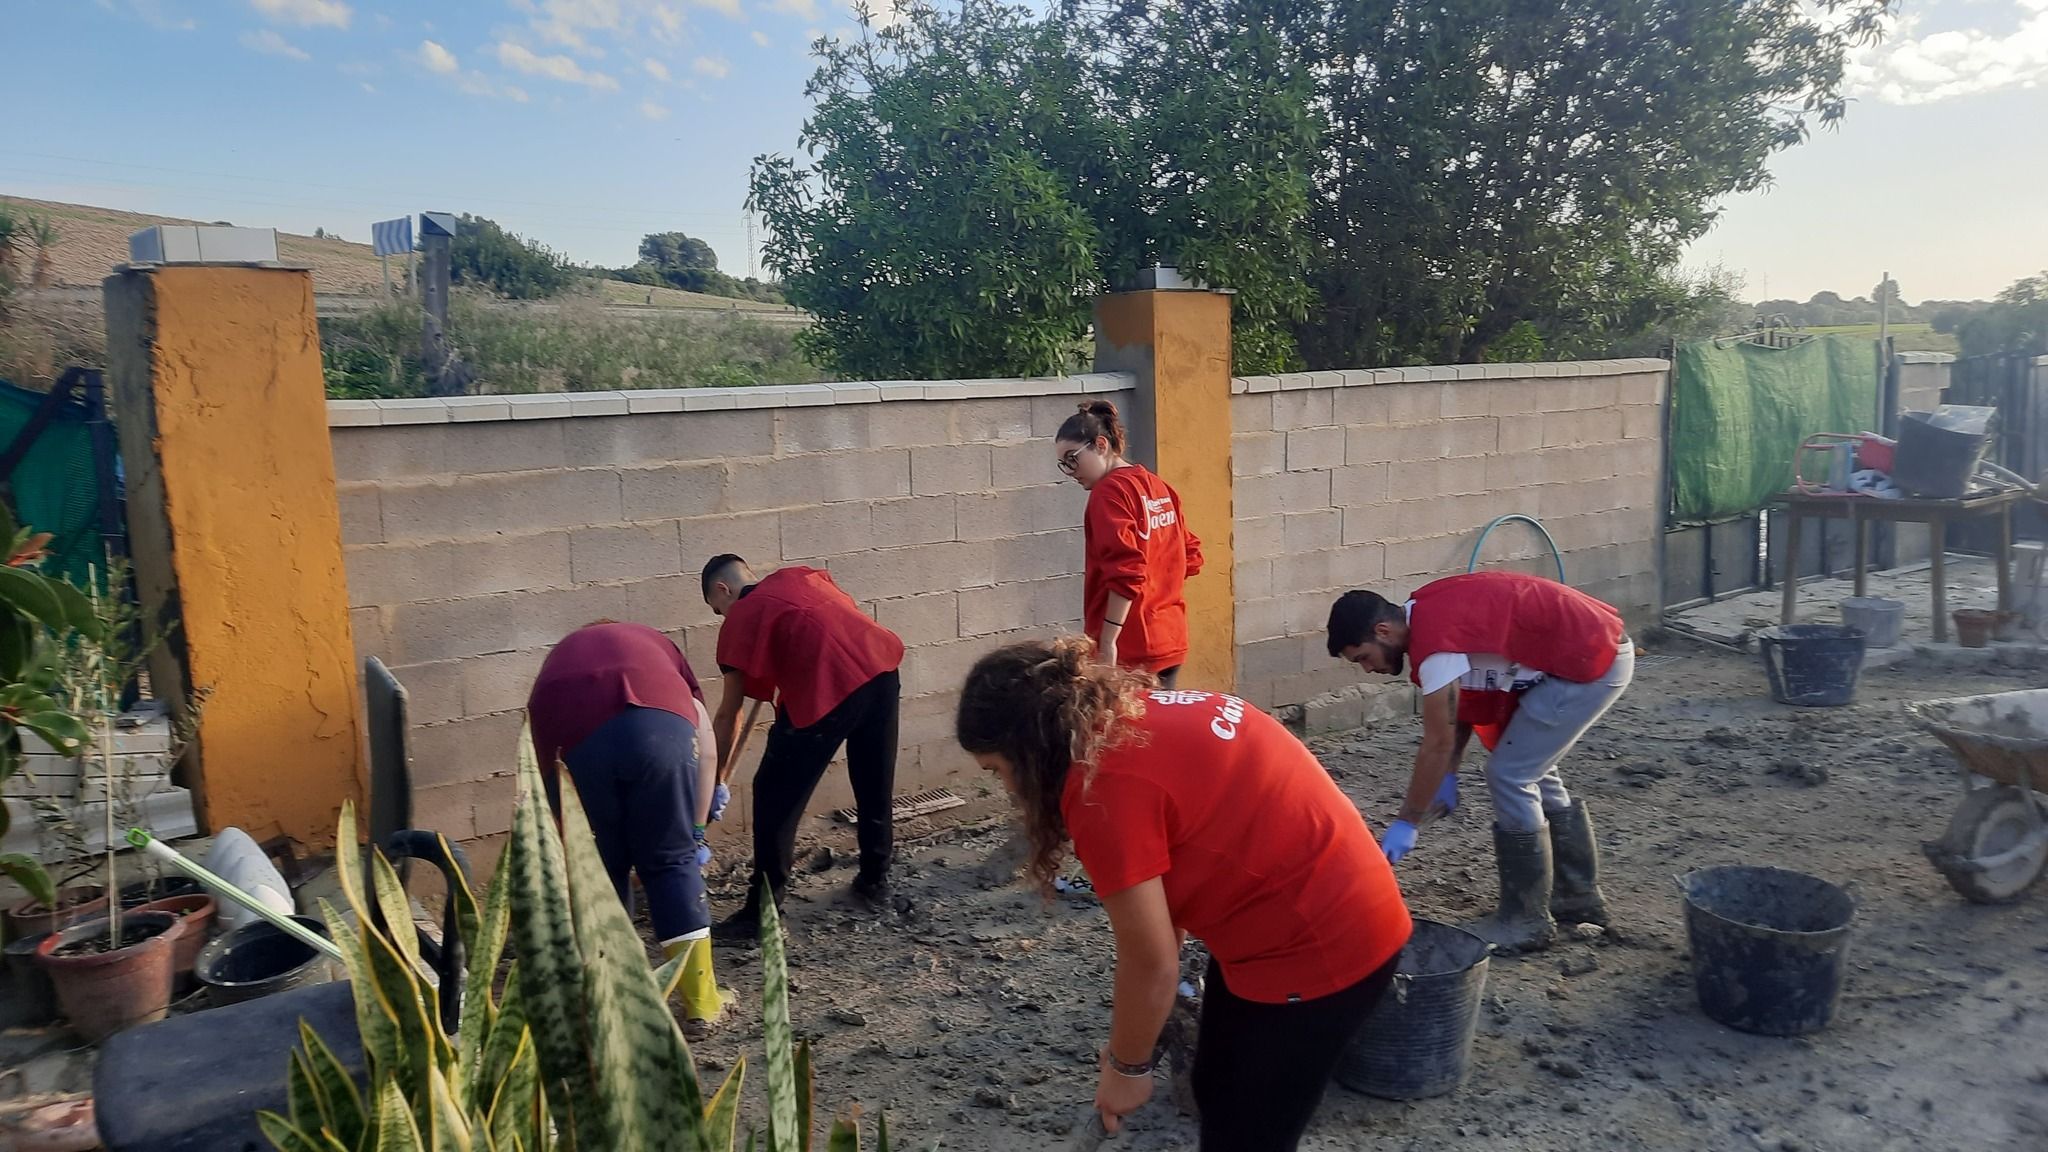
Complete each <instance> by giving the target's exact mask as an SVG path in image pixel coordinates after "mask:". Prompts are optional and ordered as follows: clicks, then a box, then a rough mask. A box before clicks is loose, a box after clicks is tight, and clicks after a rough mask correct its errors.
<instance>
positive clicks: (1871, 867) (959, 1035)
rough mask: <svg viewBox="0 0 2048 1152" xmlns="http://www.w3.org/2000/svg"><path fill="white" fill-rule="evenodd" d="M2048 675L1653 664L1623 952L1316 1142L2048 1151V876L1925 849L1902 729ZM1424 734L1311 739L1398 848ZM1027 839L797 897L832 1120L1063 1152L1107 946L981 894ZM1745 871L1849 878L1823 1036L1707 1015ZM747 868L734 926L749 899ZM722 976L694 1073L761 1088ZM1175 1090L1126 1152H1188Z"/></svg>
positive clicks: (1614, 778) (798, 942)
mask: <svg viewBox="0 0 2048 1152" xmlns="http://www.w3.org/2000/svg"><path fill="white" fill-rule="evenodd" d="M2043 685H2048V674H2043V673H2040V672H1990V671H1983V672H1967V673H1957V672H1949V673H1939V674H1937V673H1931V672H1928V671H1925V670H1920V671H1916V670H1914V669H1913V668H1911V667H1908V668H1905V669H1899V670H1886V671H1877V672H1873V673H1871V674H1870V675H1868V676H1867V677H1866V679H1865V682H1864V686H1863V690H1862V694H1861V698H1860V702H1859V703H1858V704H1857V705H1856V706H1854V707H1851V708H1845V709H1837V710H1826V711H1799V710H1794V709H1791V708H1786V707H1781V706H1778V705H1775V704H1773V703H1771V702H1770V700H1769V699H1768V697H1767V696H1766V695H1765V691H1764V684H1763V677H1762V674H1761V672H1760V670H1759V668H1758V667H1757V665H1756V664H1755V663H1754V661H1753V658H1749V657H1743V656H1739V655H1735V654H1730V653H1725V652H1721V651H1718V650H1707V649H1700V648H1693V647H1673V648H1669V649H1668V650H1667V651H1665V652H1663V653H1661V654H1659V655H1658V656H1657V657H1656V658H1653V659H1650V660H1646V661H1645V662H1644V665H1643V666H1642V667H1641V668H1640V669H1639V671H1638V673H1637V677H1636V683H1635V685H1634V686H1633V687H1632V688H1631V690H1630V691H1629V693H1628V695H1627V696H1625V697H1624V698H1623V700H1622V702H1621V703H1620V704H1619V705H1618V706H1617V708H1616V710H1615V711H1614V713H1612V714H1611V715H1610V716H1609V718H1608V719H1607V720H1606V721H1605V722H1604V723H1603V724H1602V725H1601V726H1600V727H1598V728H1596V729H1595V730H1594V732H1593V733H1592V734H1591V735H1590V736H1589V737H1588V739H1587V740H1586V742H1585V743H1584V744H1582V745H1581V747H1580V748H1579V750H1578V751H1577V752H1576V753H1575V754H1574V755H1573V756H1572V757H1571V759H1570V760H1569V762H1568V763H1567V764H1566V765H1565V773H1566V779H1567V783H1568V784H1569V785H1570V786H1571V787H1572V789H1573V790H1574V791H1575V792H1576V793H1577V794H1579V795H1581V796H1583V797H1585V798H1586V799H1588V800H1589V801H1590V802H1591V804H1592V806H1593V809H1594V812H1595V816H1596V819H1597V821H1598V824H1599V828H1600V840H1601V844H1602V847H1603V849H1604V851H1605V852H1606V860H1607V872H1606V890H1607V895H1608V899H1609V902H1610V904H1611V905H1612V907H1613V911H1614V915H1615V923H1616V930H1615V932H1614V933H1612V934H1611V935H1610V936H1607V937H1602V938H1599V939H1596V940H1574V941H1572V942H1569V943H1566V944H1562V945H1560V946H1559V947H1558V948H1557V949H1555V950H1554V951H1552V952H1550V953H1548V954H1546V955H1541V956H1535V957H1529V958H1522V959H1496V960H1495V961H1494V962H1493V964H1492V971H1491V977H1490V980H1489V983H1488V986H1487V993H1486V1010H1485V1011H1484V1012H1483V1013H1482V1016H1481V1021H1480V1032H1479V1037H1478V1042H1477V1049H1476V1051H1475V1053H1474V1056H1473V1069H1472V1074H1471V1078H1470V1080H1469V1081H1468V1083H1467V1084H1466V1086H1465V1087H1464V1088H1463V1089H1462V1090H1460V1091H1459V1092H1457V1093H1455V1094H1453V1095H1450V1096H1447V1097H1443V1098H1439V1099H1435V1100H1428V1101H1423V1102H1420V1103H1414V1104H1393V1103H1387V1102H1382V1101H1377V1100H1372V1099H1369V1098H1365V1097H1362V1096H1358V1095H1355V1094H1353V1093H1351V1092H1349V1091H1347V1090H1345V1089H1343V1088H1341V1087H1335V1086H1333V1087H1332V1089H1331V1090H1330V1093H1329V1095H1328V1097H1327V1098H1326V1100H1325V1102H1324V1105H1323V1109H1322V1112H1321V1114H1320V1116H1319V1117H1318V1119H1317V1121H1316V1123H1315V1125H1314V1127H1313V1128H1312V1129H1311V1132H1310V1136H1309V1138H1308V1140H1307V1141H1306V1142H1305V1143H1304V1145H1303V1146H1304V1147H1305V1148H1310V1149H1338V1148H1357V1147H1372V1148H1384V1149H1435V1148H1451V1147H1456V1148H1459V1149H1461V1150H1471V1152H1480V1150H1485V1149H1518V1150H1528V1149H1539V1150H1548V1149H1558V1150H1563V1149H1573V1150H1578V1149H1585V1148H1656V1149H1702V1150H1705V1149H1715V1150H1721V1149H1746V1148H1763V1149H1774V1150H1785V1152H1798V1150H1802V1149H1804V1150H1814V1152H1828V1150H1837V1149H1839V1150H1843V1152H1849V1150H1855V1152H1881V1150H1891V1149H1916V1150H1918V1149H1958V1150H1961V1149H1970V1150H1973V1152H1974V1150H2003V1149H2015V1150H2018V1149H2033V1150H2039V1149H2048V886H2039V887H2037V888H2036V889H2035V890H2033V891H2032V892H2030V893H2029V894H2027V895H2026V896H2025V897H2023V898H2022V899H2021V900H2020V901H2019V902H2017V903H2015V904H2012V905H2007V906H2002V907H1981V906H1975V905H1970V904H1966V903H1964V902H1963V901H1962V900H1961V899H1960V898H1959V897H1957V896H1956V895H1955V894H1954V893H1953V892H1952V891H1951V890H1950V889H1949V888H1948V887H1947V885H1946V884H1945V883H1944V882H1943V881H1942V879H1941V878H1940V877H1939V876H1938V875H1937V874H1936V873H1935V871H1934V870H1933V869H1932V868H1931V867H1930V866H1929V865H1928V864H1927V862H1926V861H1925V859H1924V858H1923V857H1922V856H1921V853H1920V849H1919V845H1920V842H1921V841H1922V840H1923V839H1928V838H1932V837H1935V836H1938V835H1939V834H1940V833H1941V831H1942V829H1943V828H1944V826H1945V825H1946V823H1947V820H1948V817H1949V815H1950V813H1951V812H1952V811H1953V809H1954V807H1955V803H1956V798H1957V796H1956V794H1957V783H1956V778H1955V774H1954V772H1953V770H1952V767H1951V761H1950V759H1949V756H1948V754H1947V753H1946V752H1945V751H1944V750H1942V749H1941V748H1940V747H1939V746H1938V745H1936V744H1935V743H1934V741H1933V740H1932V739H1931V738H1928V737H1925V736H1923V735H1921V734H1920V733H1919V732H1917V731H1916V730H1915V729H1913V728H1912V727H1911V726H1910V725H1909V724H1908V723H1907V721H1906V719H1905V717H1904V715H1903V712H1902V709H1901V704H1902V702H1904V701H1908V700H1913V699H1921V698H1927V697H1934V696H1944V695H1958V694H1964V693H1972V692H1989V691H2005V690H2010V689H2016V688H2026V687H2039V686H2043ZM1417 731H1418V726H1417V725H1416V724H1415V723H1413V722H1404V723H1401V724H1396V725H1392V726H1387V727H1383V728H1381V729H1379V730H1376V731H1372V732H1367V733H1357V734H1352V735H1349V736H1344V737H1338V738H1334V739H1326V740H1319V741H1317V742H1316V744H1315V748H1316V751H1317V752H1318V753H1319V754H1320V755H1321V756H1322V758H1323V762H1324V764H1325V765H1326V766H1328V767H1329V768H1330V769H1331V771H1332V772H1333V773H1334V774H1335V775H1336V776H1337V778H1338V780H1339V782H1340V783H1341V784H1342V786H1343V787H1344V789H1345V790H1346V791H1347V792H1349V793H1350V794H1351V795H1352V796H1353V797H1354V798H1355V799H1356V800H1357V801H1358V802H1359V805H1360V807H1361V808H1362V809H1363V810H1364V811H1365V812H1366V813H1367V815H1368V818H1369V819H1371V821H1372V822H1373V824H1374V826H1375V828H1377V827H1380V826H1381V825H1382V824H1383V822H1384V820H1385V819H1386V817H1387V814H1388V813H1389V812H1390V811H1391V809H1392V808H1393V806H1394V804H1395V803H1396V798H1397V796H1398V794H1399V792H1400V789H1401V788H1402V786H1403V784H1404V781H1405V777H1406V772H1407V769H1408V765H1409V760H1410V757H1411V756H1412V754H1413V750H1414V747H1415V742H1416V737H1417ZM1475 761H1476V752H1475ZM1468 771H1469V769H1468ZM1467 796H1468V807H1467V808H1466V809H1465V810H1463V811H1461V812H1460V813H1459V814H1458V815H1457V816H1456V817H1455V818H1453V819H1452V820H1451V821H1449V822H1448V823H1446V824H1439V825H1437V826H1435V827H1432V828H1430V829H1428V830H1427V831H1425V832H1424V834H1423V840H1422V845H1421V847H1420V849H1419V850H1418V851H1417V852H1416V853H1415V854H1414V855H1413V856H1411V857H1409V858H1408V859H1407V860H1405V861H1403V863H1402V865H1401V867H1400V869H1399V875H1400V877H1401V881H1402V885H1403V888H1404V890H1405V891H1406V893H1407V896H1408V899H1409V902H1410V904H1411V905H1412V906H1413V908H1414V909H1415V911H1416V912H1417V913H1418V914H1420V915H1423V916H1430V917H1434V918H1438V919H1445V920H1452V921H1457V920H1462V919H1467V918H1470V917H1473V916H1475V915H1477V914H1479V913H1481V912H1482V911H1484V910H1485V909H1486V908H1487V907H1489V906H1490V903H1491V899H1492V883H1493V879H1492V862H1491V845H1490V839H1489V837H1488V831H1487V821H1486V819H1485V816H1484V813H1483V811H1477V810H1474V809H1473V808H1472V807H1471V806H1470V803H1469V802H1470V801H1472V800H1480V802H1481V805H1482V807H1483V800H1481V798H1480V795H1479V794H1478V793H1477V792H1476V790H1475V791H1468V793H1467ZM906 831H910V832H913V833H914V832H915V829H910V830H906ZM828 835H829V834H828ZM1006 838H1007V833H1006V832H1005V831H1004V830H1002V829H1001V828H997V827H990V826H988V825H987V824H985V823H984V824H982V825H980V826H976V825H968V826H965V827H963V828H960V829H956V830H954V831H952V832H950V833H942V834H940V835H938V836H936V837H933V838H928V839H926V840H925V841H924V842H921V843H915V842H914V843H912V844H911V845H910V846H909V847H908V848H907V849H906V851H905V853H904V858H903V860H902V863H901V865H900V870H899V883H898V892H899V895H900V896H901V897H902V898H903V900H904V901H905V902H907V907H908V911H907V912H898V913H895V914H891V915H888V916H886V917H881V918H877V917H874V916H870V915H866V914H863V913H860V912H858V911H857V910H856V909H855V907H854V906H853V904H852V903H851V901H850V900H849V898H848V897H847V896H846V895H845V886H846V884H847V883H848V882H849V881H850V879H851V876H852V870H851V868H850V867H849V866H847V865H846V864H844V863H841V864H839V865H837V866H834V867H831V868H829V869H828V870H826V871H823V872H820V873H817V874H812V875H807V876H805V877H804V878H802V879H801V880H800V882H799V885H798V887H797V888H796V890H795V891H794V892H793V893H792V896H791V899H790V902H789V906H788V909H787V916H788V919H789V922H790V925H789V927H790V933H791V976H792V979H793V982H794V987H795V989H796V996H795V1007H794V1015H795V1020H796V1024H797V1027H798V1029H799V1031H801V1032H802V1033H804V1034H806V1035H808V1036H810V1037H811V1038H812V1040H813V1043H814V1045H815V1048H816V1053H817V1067H818V1097H819V1100H820V1101H821V1112H822V1111H824V1110H826V1109H840V1108H843V1107H845V1106H846V1105H848V1104H850V1103H853V1102H856V1101H857V1102H859V1104H860V1105H861V1106H862V1107H863V1108H864V1109H865V1110H866V1111H867V1113H868V1114H869V1115H870V1116H872V1115H873V1113H874V1111H875V1110H876V1109H878V1108H886V1109H887V1110H888V1113H889V1118H890V1123H891V1127H892V1129H893V1134H895V1135H897V1136H898V1137H899V1138H907V1142H906V1141H905V1140H904V1139H899V1142H898V1147H905V1146H908V1147H914V1148H919V1149H922V1148H926V1147H929V1146H930V1145H931V1144H932V1143H933V1141H934V1140H938V1141H942V1143H943V1147H945V1148H948V1149H956V1150H961V1152H976V1150H989V1152H995V1150H1005V1152H1007V1150H1012V1149H1016V1150H1022V1149H1042V1148H1048V1147H1059V1146H1061V1144H1062V1140H1063V1136H1064V1134H1065V1133H1066V1132H1067V1130H1068V1129H1069V1127H1070V1126H1071V1125H1072V1124H1073V1123H1074V1122H1075V1118H1076V1116H1078V1115H1080V1114H1081V1112H1082V1109H1083V1108H1084V1106H1085V1105H1086V1103H1087V1101H1088V1100H1089V1099H1090V1097H1091V1095H1092V1092H1093V1084H1094V1071H1093V1067H1094V1053H1095V1051H1096V1047H1097V1045H1098V1044H1099V1043H1100V1042H1101V1040H1102V1037H1103V1036H1104V1034H1105V1031H1106V1028H1107V1024H1108V1004H1109V991H1110V972H1111V965H1112V960H1113V955H1112V947H1111V937H1110V931H1109V925H1108V921H1107V919H1106V917H1105V915H1104V914H1103V912H1102V910H1101V909H1100V907H1099V906H1097V905H1095V904H1093V903H1092V902H1090V901H1085V900H1073V899H1068V898H1061V899H1060V900H1058V901H1057V902H1055V903H1053V904H1052V905H1050V906H1048V905H1046V904H1045V903H1043V902H1042V901H1040V900H1039V898H1038V897H1037V896H1036V895H1034V894H1032V893H1029V892H1026V891H1024V890H1022V889H1021V888H1020V887H1018V886H1015V885H1012V886H1008V887H999V886H995V885H992V884H990V883H989V882H987V881H986V880H984V879H981V878H980V876H979V873H980V872H981V871H982V869H981V868H980V865H981V864H982V862H983V861H984V860H985V859H986V858H987V857H988V856H989V855H990V854H991V853H992V852H995V851H997V850H998V849H1000V848H1001V847H1002V845H1003V844H1004V842H1005V840H1006ZM828 842H836V841H829V840H828ZM840 859H841V860H844V856H843V855H842V856H841V857H840ZM1727 863H1758V864H1777V865H1783V866H1786V867H1791V868H1797V869H1800V870H1803V871H1807V872H1811V873H1814V874H1817V875H1820V876H1822V877H1825V878H1827V879H1830V880H1833V881H1836V882H1838V883H1844V884H1849V885H1851V886H1852V888H1853V891H1854V892H1855V894H1856V896H1857V898H1858V899H1859V901H1860V903H1861V911H1860V913H1859V920H1858V926H1857V930H1856V933H1855V937H1854V942H1853V944H1852V945H1851V951H1850V960H1851V972H1850V976H1849V980H1848V983H1847V987H1846V991H1845V994H1844V997H1843V1002H1842V1004H1841V1007H1840V1010H1839V1012H1838V1014H1837V1016H1836V1019H1835V1022H1834V1024H1833V1025H1832V1026H1831V1027H1830V1028H1829V1029H1827V1030H1826V1031H1824V1032H1821V1033H1819V1034H1816V1035H1814V1036H1811V1037H1807V1038H1801V1039H1771V1038H1766V1037H1759V1036H1752V1035H1746V1034H1743V1033H1738V1032H1734V1031H1731V1030H1729V1029H1726V1028H1723V1027H1720V1026H1718V1025H1716V1024H1714V1023H1713V1022H1711V1021H1709V1020H1707V1019H1706V1018H1705V1017H1703V1016H1702V1015H1701V1014H1700V1012H1699V1010H1698V1008H1697V1004H1696V1001H1695V998H1694V994H1693V990H1692V984H1691V979H1690V976H1689V972H1688V968H1687V962H1688V954H1687V944H1686V937H1685V927H1684V921H1683V917H1682V912H1681V904H1680V901H1679V898H1678V896H1677V893H1676V889H1675V886H1674V884H1673V881H1672V878H1673V876H1674V875H1675V874H1678V873H1682V872H1684V871H1686V870H1688V869H1691V868H1696V867H1701V866H1706V865H1713V864H1727ZM727 875H728V879H727V881H726V882H725V883H724V884H723V885H722V886H721V888H720V889H715V894H716V895H717V896H718V897H719V898H720V904H721V908H729V907H731V906H732V905H733V904H734V903H736V902H737V900H738V897H739V894H740V891H739V880H740V879H741V878H740V877H739V876H738V875H736V874H734V873H731V872H728V873H727ZM720 974H721V977H722V978H723V979H724V980H725V981H726V982H728V983H730V984H732V985H734V986H735V987H737V988H739V989H740V990H741V991H742V992H743V993H744V994H745V996H746V1001H745V1002H744V1011H743V1016H742V1019H743V1021H745V1022H744V1023H741V1024H739V1025H736V1026H734V1027H731V1028H729V1029H727V1030H726V1031H725V1032H723V1033H721V1034H720V1035H718V1036H716V1037H714V1038H712V1039H710V1040H708V1041H704V1042H701V1043H699V1044H698V1045H696V1052H697V1054H698V1059H699V1061H700V1063H701V1064H702V1065H704V1071H705V1073H706V1075H707V1076H709V1077H712V1078H716V1077H718V1076H721V1075H723V1072H724V1070H725V1069H726V1068H728V1067H729V1066H730V1065H731V1063H732V1061H733V1060H734V1059H735V1057H737V1056H738V1055H740V1054H741V1053H742V1052H745V1053H746V1055H747V1057H748V1061H749V1071H750V1076H749V1078H750V1079H754V1078H755V1077H757V1076H758V1070H759V1068H760V1063H759V1060H760V1039H759V1029H758V1026H756V1025H753V1024H752V1023H751V1021H752V1020H753V1019H754V1018H755V1017H757V1016H758V1003H759V1002H758V992H759V965H758V962H757V959H756V957H755V955H754V954H752V953H748V952H736V951H731V950H723V949H722V950H721V952H720ZM751 1087H753V1090H752V1091H749V1093H748V1098H749V1100H750V1118H754V1117H752V1116H751V1113H753V1112H756V1111H757V1110H758V1105H759V1099H760V1092H759V1088H758V1086H751ZM1162 1088H1163V1085H1162ZM1165 1096H1166V1093H1165V1092H1164V1091H1163V1090H1162V1091H1161V1092H1160V1093H1159V1095H1158V1096H1157V1097H1155V1103H1154V1104H1153V1105H1152V1106H1150V1107H1149V1108H1148V1109H1147V1110H1146V1111H1144V1112H1141V1113H1140V1114H1139V1115H1138V1117H1137V1118H1136V1119H1135V1121H1134V1124H1133V1130H1132V1132H1131V1134H1130V1135H1129V1136H1127V1137H1126V1138H1124V1139H1121V1140H1119V1141H1118V1142H1117V1143H1116V1144H1114V1145H1112V1147H1121V1148H1127V1149H1132V1150H1138V1149H1166V1148H1192V1147H1193V1146H1194V1142H1195V1141H1194V1128H1193V1126H1192V1124H1191V1123H1190V1122H1189V1121H1188V1120H1186V1119H1185V1118H1183V1117H1181V1116H1179V1115H1178V1114H1176V1113H1175V1112H1174V1110H1173V1109H1172V1106H1171V1105H1170V1104H1168V1103H1164V1102H1163V1101H1164V1097H1165ZM870 1139H872V1136H870Z"/></svg>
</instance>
